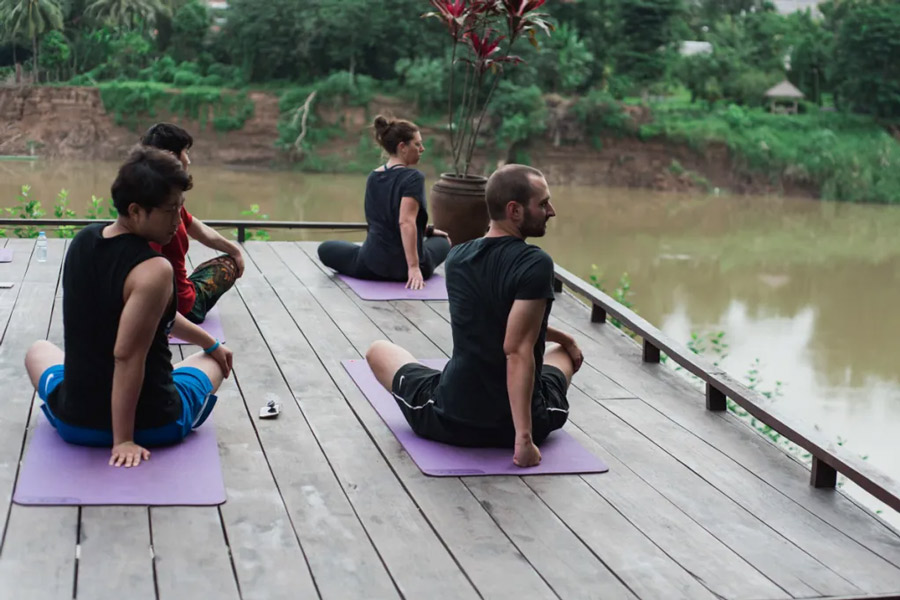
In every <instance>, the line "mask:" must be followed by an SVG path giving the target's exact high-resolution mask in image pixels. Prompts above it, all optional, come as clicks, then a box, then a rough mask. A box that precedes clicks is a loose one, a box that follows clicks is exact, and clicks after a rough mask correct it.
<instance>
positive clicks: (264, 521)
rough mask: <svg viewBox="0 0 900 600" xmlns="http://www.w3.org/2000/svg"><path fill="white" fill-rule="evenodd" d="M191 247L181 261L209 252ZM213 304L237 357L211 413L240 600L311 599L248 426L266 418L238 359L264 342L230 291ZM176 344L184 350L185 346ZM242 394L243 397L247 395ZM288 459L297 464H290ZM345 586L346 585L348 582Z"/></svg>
mask: <svg viewBox="0 0 900 600" xmlns="http://www.w3.org/2000/svg"><path fill="white" fill-rule="evenodd" d="M191 247H192V250H191V253H190V256H189V257H188V258H189V260H192V262H193V263H194V264H199V262H201V261H203V260H205V259H206V258H210V257H212V255H214V254H215V253H214V252H213V251H212V250H210V249H208V248H205V247H204V246H201V245H199V244H193V245H192V246H191ZM249 268H250V269H251V272H252V271H253V270H254V266H253V265H252V264H250V265H249ZM218 307H219V311H220V313H221V316H222V326H223V329H224V330H225V331H226V339H228V340H230V341H231V346H233V349H234V351H235V360H236V369H235V371H234V374H233V375H232V376H231V377H230V378H228V379H226V380H225V381H224V382H223V384H222V386H221V387H220V388H219V391H218V393H217V395H218V397H219V399H218V402H217V403H216V408H215V411H214V412H213V415H212V420H213V422H214V425H215V428H216V438H217V440H218V444H219V452H220V455H221V461H222V471H223V476H224V479H225V488H226V492H227V496H228V500H227V501H226V502H225V504H223V505H222V506H220V507H219V512H220V516H221V520H222V525H223V527H224V529H225V535H226V536H227V542H228V545H229V548H230V550H231V557H232V562H233V565H234V569H235V573H236V576H237V579H238V586H239V588H240V591H241V597H242V598H243V599H244V600H250V599H256V598H258V599H266V600H269V599H271V600H277V599H285V600H287V599H288V598H297V597H303V598H310V597H315V596H318V591H317V590H316V587H315V583H314V581H313V578H312V574H311V572H310V569H309V565H308V563H307V557H306V556H305V555H304V553H303V549H302V547H301V545H300V540H299V538H298V534H297V532H296V531H295V530H294V526H293V524H292V523H291V515H290V513H289V511H288V508H287V506H286V504H285V499H284V498H283V497H282V495H281V492H280V491H279V489H278V484H277V482H276V480H275V475H274V473H273V469H272V467H271V466H270V465H269V462H268V461H267V460H266V453H265V452H264V449H263V447H262V445H261V442H260V439H259V436H258V432H257V431H256V427H255V426H254V425H255V423H258V425H259V426H260V427H263V426H266V425H268V424H269V423H271V422H262V421H258V422H257V421H256V411H257V410H258V406H257V405H256V404H257V402H258V396H259V392H260V390H259V388H257V387H254V384H255V383H257V382H255V381H254V380H253V378H252V377H249V376H248V377H246V378H244V377H242V375H243V374H247V373H250V372H251V371H252V369H253V366H252V365H250V364H247V362H246V361H245V359H246V358H247V356H246V354H247V353H248V351H256V349H260V350H261V351H262V350H263V349H264V342H263V340H262V339H261V338H260V337H259V334H258V332H256V329H255V327H254V325H253V320H252V317H251V315H250V314H249V312H248V311H247V309H246V307H245V306H244V304H243V302H242V301H241V299H240V296H239V295H238V293H237V291H236V290H233V291H231V292H229V293H228V294H227V295H225V296H224V297H223V298H222V299H221V300H220V302H219V303H218ZM242 328H243V329H245V330H249V331H251V333H252V335H251V337H250V338H247V339H242V338H241V337H240V336H238V337H236V338H232V334H233V333H239V332H240V331H241V330H242ZM179 348H181V349H182V350H184V349H185V348H186V347H185V346H180V347H179ZM194 351H195V350H194V347H189V348H188V349H187V352H185V354H187V355H189V354H191V353H193V352H194ZM242 392H244V393H246V394H247V396H248V398H247V399H246V400H245V399H244V397H243V396H242ZM281 418H284V417H283V416H282V417H281ZM284 442H285V449H286V450H289V449H290V448H291V446H292V445H294V444H293V442H289V441H287V440H284ZM304 462H307V461H304ZM292 464H294V465H296V461H292ZM298 466H299V465H298ZM325 533H326V534H327V533H328V532H327V531H326V532H325ZM339 550H340V549H339ZM345 589H348V590H349V589H351V588H350V586H349V585H348V586H347V588H345Z"/></svg>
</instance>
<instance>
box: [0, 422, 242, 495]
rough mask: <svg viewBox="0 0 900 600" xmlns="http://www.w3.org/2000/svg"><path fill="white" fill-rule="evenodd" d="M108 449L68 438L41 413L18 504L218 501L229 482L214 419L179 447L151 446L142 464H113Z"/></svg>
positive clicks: (19, 486) (18, 486)
mask: <svg viewBox="0 0 900 600" xmlns="http://www.w3.org/2000/svg"><path fill="white" fill-rule="evenodd" d="M108 462H109V448H87V447H85V446H74V445H72V444H68V443H66V442H64V441H63V439H62V438H61V437H59V435H58V434H57V433H56V430H55V429H54V428H53V426H52V425H51V424H50V423H48V422H47V420H46V419H45V418H44V417H43V416H40V417H39V418H38V424H37V427H35V429H34V432H33V433H32V435H31V440H30V442H29V444H28V449H27V450H26V452H25V462H24V463H23V464H22V470H21V472H20V473H19V481H18V483H17V484H16V493H15V495H14V496H13V501H14V502H15V503H16V504H39V505H57V506H58V505H73V504H75V505H80V506H86V505H122V504H137V505H141V506H213V505H217V504H222V503H223V502H225V482H224V481H223V479H222V466H221V464H220V463H219V448H218V446H217V445H216V432H215V429H214V428H213V425H212V418H209V419H207V420H206V422H205V423H204V424H203V426H202V427H200V428H198V429H197V430H196V431H194V432H193V433H191V434H190V435H189V436H188V437H187V438H185V440H184V441H183V442H182V443H180V444H177V445H175V446H168V447H165V448H150V460H148V461H144V462H141V464H140V465H138V466H137V467H132V468H130V469H126V468H125V467H118V468H116V467H111V466H109V464H107V463H108Z"/></svg>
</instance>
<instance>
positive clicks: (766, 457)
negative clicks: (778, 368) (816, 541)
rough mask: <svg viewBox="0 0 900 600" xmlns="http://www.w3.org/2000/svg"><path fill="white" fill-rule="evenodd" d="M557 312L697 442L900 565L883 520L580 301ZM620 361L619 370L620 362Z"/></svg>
mask: <svg viewBox="0 0 900 600" xmlns="http://www.w3.org/2000/svg"><path fill="white" fill-rule="evenodd" d="M557 308H559V309H560V310H558V311H556V312H555V314H556V315H557V316H558V317H559V318H561V319H564V320H565V325H566V326H568V327H570V328H571V329H572V330H574V331H583V332H587V333H589V334H590V335H581V336H580V337H579V343H581V344H582V346H583V347H585V348H586V355H587V356H588V361H589V362H591V363H593V364H595V366H596V365H598V364H602V365H604V367H605V368H604V370H605V372H606V374H607V375H611V376H612V377H613V378H615V379H616V381H617V382H618V383H620V384H621V385H622V386H623V387H625V388H627V389H629V390H630V391H632V392H635V391H637V393H638V394H639V395H640V396H641V398H642V399H643V400H644V401H645V402H647V403H648V404H650V405H651V406H653V407H655V408H657V409H658V410H660V411H661V412H662V413H664V414H665V415H667V416H668V418H670V419H672V420H673V421H674V422H676V423H678V424H679V425H681V426H682V427H684V428H685V429H687V430H689V431H692V432H694V434H695V435H697V436H698V437H699V438H701V439H703V440H705V441H706V442H707V443H708V444H710V445H712V446H713V447H715V448H717V449H719V450H720V451H721V452H723V453H724V454H726V455H728V456H731V457H734V458H735V460H736V462H738V463H739V464H741V465H742V466H743V467H744V468H746V469H749V470H751V471H753V472H754V473H760V474H761V476H762V477H763V479H765V480H766V481H767V482H769V484H770V485H771V486H772V488H773V491H774V492H776V493H781V494H784V495H786V496H787V497H789V498H791V499H792V500H794V501H795V502H797V503H798V504H800V505H802V506H804V507H806V508H807V510H809V511H811V512H813V513H815V514H816V515H818V516H819V518H821V519H823V520H824V521H826V522H827V523H829V524H831V525H832V526H834V527H836V528H837V529H840V530H841V531H843V532H844V533H845V534H846V535H848V536H850V537H851V538H853V539H854V540H856V541H857V542H859V543H860V544H862V545H864V546H865V547H867V548H869V549H870V550H872V551H873V552H875V553H876V554H878V555H879V556H881V557H882V558H884V559H885V560H887V561H889V562H891V563H892V564H893V565H895V566H900V535H898V533H897V532H896V531H894V530H893V529H891V528H890V527H889V526H887V525H886V524H885V523H883V522H882V521H881V520H880V519H879V518H877V517H875V516H873V515H872V514H870V513H869V512H868V511H867V510H866V509H864V508H861V507H860V506H858V505H857V504H856V503H855V502H854V501H853V500H852V499H850V498H848V497H847V496H846V495H845V494H844V493H843V492H841V491H839V490H838V491H835V490H818V489H815V488H812V487H811V486H809V485H808V484H807V482H808V478H809V468H808V467H806V466H805V465H803V464H802V463H800V462H799V460H798V459H797V458H796V457H794V456H792V455H790V454H789V453H787V452H785V451H784V450H783V449H782V448H780V447H778V446H776V445H775V444H773V443H772V442H771V441H770V440H769V439H768V438H767V437H764V436H762V435H760V434H759V433H758V432H756V431H755V430H754V429H752V428H751V427H749V425H748V424H746V423H744V422H743V421H741V420H739V419H738V418H736V417H735V416H734V415H731V414H730V413H711V412H710V411H707V410H706V409H705V407H704V402H703V395H702V393H701V392H700V391H699V390H698V389H696V388H694V387H692V386H691V385H690V384H689V383H688V382H686V381H685V380H684V378H683V377H681V376H680V375H678V374H677V373H674V372H673V371H672V370H671V369H670V368H668V367H663V366H658V367H648V366H641V365H640V363H639V361H640V354H639V349H638V346H637V345H636V344H635V343H634V342H633V341H632V340H631V339H630V338H628V337H627V336H625V335H624V334H623V333H622V332H621V331H619V330H618V329H616V328H613V327H605V326H597V325H591V324H590V323H587V322H586V320H585V318H584V316H585V314H586V311H585V310H584V309H583V308H582V307H581V306H579V305H578V303H576V302H574V301H572V300H571V299H568V300H564V299H561V300H558V301H557ZM619 358H625V359H627V360H624V361H621V362H620V363H619V364H620V367H619V368H618V370H616V371H615V373H613V372H612V371H611V370H610V369H615V364H616V360H617V359H619Z"/></svg>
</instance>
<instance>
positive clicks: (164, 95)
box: [99, 74, 254, 131]
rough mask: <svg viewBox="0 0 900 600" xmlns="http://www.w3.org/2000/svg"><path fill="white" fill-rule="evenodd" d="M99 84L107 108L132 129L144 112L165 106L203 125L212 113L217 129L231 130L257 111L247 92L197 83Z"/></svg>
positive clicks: (154, 113)
mask: <svg viewBox="0 0 900 600" xmlns="http://www.w3.org/2000/svg"><path fill="white" fill-rule="evenodd" d="M190 75H192V74H190ZM99 88H100V97H101V99H102V100H103V105H104V107H105V108H106V111H107V112H108V113H110V114H112V115H113V116H114V118H115V121H116V123H117V124H120V125H126V126H128V127H130V128H132V129H134V128H135V127H136V126H137V119H138V118H139V117H140V116H149V117H155V116H156V115H157V113H158V111H161V110H162V111H167V112H170V113H175V114H178V115H180V116H182V117H185V118H189V119H192V120H195V121H197V122H198V123H200V127H201V128H202V127H205V126H206V123H207V121H208V119H209V117H212V124H213V128H214V129H216V130H217V131H229V130H234V129H240V128H242V127H243V126H244V123H245V122H246V121H247V119H249V118H250V117H252V116H253V111H254V104H253V101H252V100H250V98H249V97H248V96H247V93H246V92H237V93H232V92H228V91H226V90H222V89H220V88H213V87H203V86H193V87H188V88H185V89H183V90H171V89H169V86H167V85H164V84H162V83H153V82H135V81H130V82H108V83H103V84H100V86H99Z"/></svg>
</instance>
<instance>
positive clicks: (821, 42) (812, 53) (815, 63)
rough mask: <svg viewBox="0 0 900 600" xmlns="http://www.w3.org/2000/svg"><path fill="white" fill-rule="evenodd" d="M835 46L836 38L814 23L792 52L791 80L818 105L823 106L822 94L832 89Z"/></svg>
mask: <svg viewBox="0 0 900 600" xmlns="http://www.w3.org/2000/svg"><path fill="white" fill-rule="evenodd" d="M833 46H834V37H833V36H832V35H831V34H830V33H829V32H828V31H826V30H825V29H824V28H822V27H821V26H819V25H818V23H813V24H812V27H811V28H810V29H809V30H808V31H806V32H804V33H802V34H801V35H800V37H799V39H798V41H797V43H796V44H795V45H794V47H793V51H792V52H791V71H790V73H789V76H790V80H791V82H793V83H794V85H796V86H797V87H798V88H800V90H801V91H802V92H803V93H804V94H806V97H807V98H809V99H810V100H812V101H813V102H816V103H817V104H822V92H823V91H827V90H829V89H831V86H830V82H829V80H828V69H829V66H830V65H831V61H832V56H833V52H834V47H833Z"/></svg>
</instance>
